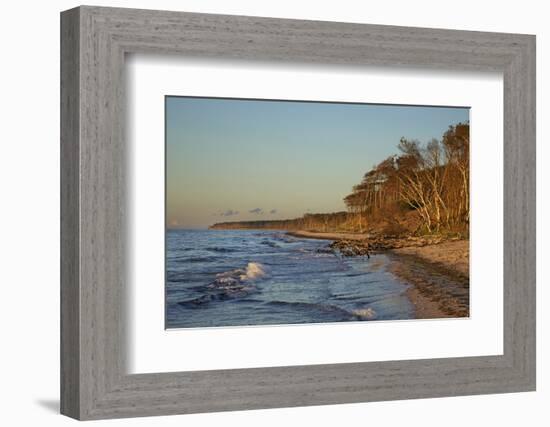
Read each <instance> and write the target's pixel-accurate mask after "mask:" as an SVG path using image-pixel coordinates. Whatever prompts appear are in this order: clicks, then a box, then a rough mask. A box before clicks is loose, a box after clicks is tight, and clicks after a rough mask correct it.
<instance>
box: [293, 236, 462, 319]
mask: <svg viewBox="0 0 550 427" xmlns="http://www.w3.org/2000/svg"><path fill="white" fill-rule="evenodd" d="M288 234H289V235H292V236H295V237H302V238H304V237H305V238H314V239H326V240H333V241H336V240H344V241H350V242H351V243H350V244H366V243H367V242H368V241H369V240H376V242H377V244H380V243H379V242H380V241H382V242H383V241H384V239H383V238H382V239H381V238H380V237H378V238H376V239H371V238H370V236H368V235H366V234H359V233H356V234H354V233H323V232H312V231H291V232H289V233H288ZM360 242H361V243H360ZM431 242H435V243H431ZM387 246H388V249H387V250H384V252H385V253H387V254H389V255H391V259H392V265H391V267H390V271H391V272H392V273H393V274H394V275H396V276H397V277H399V278H400V279H401V280H403V281H404V282H406V283H407V284H410V285H411V286H410V288H409V289H408V290H407V291H406V294H407V296H408V297H409V299H410V300H411V302H412V304H413V305H414V306H415V310H416V317H417V318H421V319H433V318H446V317H468V316H469V241H468V240H451V241H445V240H443V239H439V238H432V237H430V238H426V239H422V238H420V239H419V238H405V239H388V245H387Z"/></svg>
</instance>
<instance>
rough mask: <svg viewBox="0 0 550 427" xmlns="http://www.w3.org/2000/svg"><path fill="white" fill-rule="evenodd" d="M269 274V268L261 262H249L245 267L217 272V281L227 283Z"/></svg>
mask: <svg viewBox="0 0 550 427" xmlns="http://www.w3.org/2000/svg"><path fill="white" fill-rule="evenodd" d="M266 275H267V269H266V267H265V266H264V265H263V264H260V263H259V262H249V263H248V264H247V265H246V267H245V268H237V269H235V270H230V271H224V272H223V273H218V274H216V280H214V282H213V283H214V284H215V283H220V284H227V283H232V282H246V281H250V280H255V279H259V278H262V277H264V276H266Z"/></svg>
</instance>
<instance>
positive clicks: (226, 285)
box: [178, 262, 267, 308]
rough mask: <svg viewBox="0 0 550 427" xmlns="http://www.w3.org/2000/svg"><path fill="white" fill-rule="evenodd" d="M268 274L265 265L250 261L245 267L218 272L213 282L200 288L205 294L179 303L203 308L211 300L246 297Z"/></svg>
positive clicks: (188, 306)
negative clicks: (256, 282)
mask: <svg viewBox="0 0 550 427" xmlns="http://www.w3.org/2000/svg"><path fill="white" fill-rule="evenodd" d="M266 275H267V268H266V267H265V266H263V265H262V264H260V263H259V262H249V263H248V264H247V266H246V267H245V268H237V269H235V270H230V271H224V272H223V273H218V274H216V279H215V280H214V281H213V282H211V283H209V284H208V285H206V286H203V287H201V288H199V289H200V290H202V291H203V292H204V295H201V296H200V297H197V298H193V299H190V300H185V301H180V302H178V304H179V305H181V306H184V307H187V308H201V307H204V306H205V305H207V304H208V303H210V302H211V301H226V300H229V299H236V298H244V297H246V296H248V295H249V294H250V293H253V292H256V291H257V290H258V288H257V287H256V286H255V285H254V282H255V281H256V280H258V279H261V278H262V277H265V276H266Z"/></svg>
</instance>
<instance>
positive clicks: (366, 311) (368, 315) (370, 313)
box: [351, 307, 377, 320]
mask: <svg viewBox="0 0 550 427" xmlns="http://www.w3.org/2000/svg"><path fill="white" fill-rule="evenodd" d="M351 313H352V314H353V315H354V316H356V317H357V318H359V319H360V320H374V319H376V317H377V314H376V311H374V309H372V308H370V307H367V308H359V309H356V310H352V311H351Z"/></svg>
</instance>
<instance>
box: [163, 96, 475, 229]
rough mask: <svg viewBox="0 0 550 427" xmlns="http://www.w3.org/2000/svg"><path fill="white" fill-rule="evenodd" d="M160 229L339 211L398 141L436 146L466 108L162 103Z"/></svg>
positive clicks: (184, 99)
mask: <svg viewBox="0 0 550 427" xmlns="http://www.w3.org/2000/svg"><path fill="white" fill-rule="evenodd" d="M165 113H166V215H167V218H166V221H167V226H168V227H169V228H207V227H208V226H209V225H212V224H214V223H216V222H225V221H244V220H268V219H286V218H296V217H300V216H302V215H303V214H304V213H308V212H311V213H321V212H337V211H342V210H345V209H346V207H345V204H344V201H343V198H344V197H345V196H346V195H347V194H349V193H350V192H351V190H352V187H353V186H354V185H355V184H358V183H359V182H360V181H361V178H362V177H363V175H364V174H365V172H367V171H368V170H369V169H371V168H372V167H373V166H374V165H375V164H377V163H379V162H380V161H382V160H384V159H385V158H387V157H388V156H390V155H392V154H396V153H397V152H398V150H397V145H398V143H399V140H400V138H401V137H406V138H407V139H416V140H419V141H420V142H422V143H425V142H427V141H429V140H431V139H432V138H437V139H441V136H442V135H443V133H444V132H445V131H446V130H447V128H448V127H449V125H452V124H456V123H459V122H465V121H467V120H468V119H469V109H468V108H451V107H421V106H397V105H377V104H347V103H319V102H297V101H266V100H236V99H221V98H191V97H172V96H169V97H166V112H165Z"/></svg>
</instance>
